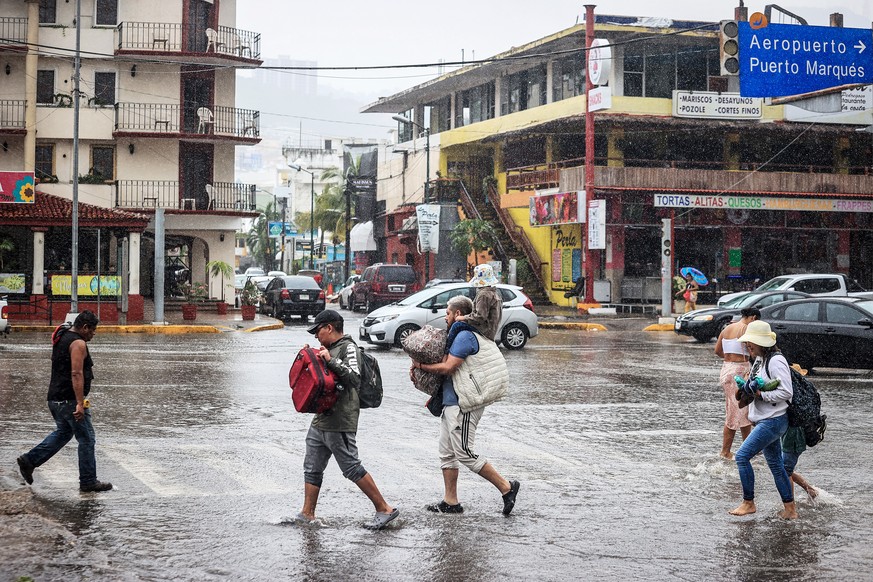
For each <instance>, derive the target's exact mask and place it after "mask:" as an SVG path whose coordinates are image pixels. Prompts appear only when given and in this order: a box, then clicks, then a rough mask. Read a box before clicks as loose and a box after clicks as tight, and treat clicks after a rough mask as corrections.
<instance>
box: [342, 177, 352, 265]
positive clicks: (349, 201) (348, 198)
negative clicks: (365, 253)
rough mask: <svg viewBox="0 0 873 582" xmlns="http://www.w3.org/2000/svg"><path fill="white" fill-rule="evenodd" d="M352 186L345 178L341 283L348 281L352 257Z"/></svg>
mask: <svg viewBox="0 0 873 582" xmlns="http://www.w3.org/2000/svg"><path fill="white" fill-rule="evenodd" d="M351 186H352V185H351V184H350V180H349V178H348V177H346V187H345V195H346V221H345V222H346V252H345V257H344V258H345V261H344V264H343V282H346V281H348V280H349V273H350V269H349V265H350V263H351V256H352V241H351V224H352V187H351Z"/></svg>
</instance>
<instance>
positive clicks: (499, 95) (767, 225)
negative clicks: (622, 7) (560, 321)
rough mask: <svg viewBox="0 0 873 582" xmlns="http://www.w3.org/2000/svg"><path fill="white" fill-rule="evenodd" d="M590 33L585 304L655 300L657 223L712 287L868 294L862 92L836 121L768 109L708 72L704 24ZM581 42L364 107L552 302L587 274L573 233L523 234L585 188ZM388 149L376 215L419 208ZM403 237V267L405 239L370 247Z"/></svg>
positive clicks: (566, 33) (530, 49)
mask: <svg viewBox="0 0 873 582" xmlns="http://www.w3.org/2000/svg"><path fill="white" fill-rule="evenodd" d="M594 29H595V36H596V37H597V38H602V39H605V40H606V41H608V43H610V44H611V45H612V47H611V48H612V59H611V72H610V73H609V75H608V85H607V87H608V90H609V93H610V95H611V103H610V102H609V101H605V104H607V105H608V106H607V107H604V108H603V109H600V110H598V111H597V112H596V113H595V120H596V121H595V151H594V159H595V163H594V167H593V168H592V170H593V172H594V192H593V193H591V192H589V193H588V199H589V200H593V199H598V200H605V201H606V227H605V247H606V248H605V250H603V251H599V252H596V253H595V261H596V262H595V269H594V270H595V273H596V278H597V279H598V280H600V281H602V282H606V283H603V284H602V285H601V286H600V287H599V289H600V297H597V298H598V299H601V300H606V298H605V297H604V295H607V296H608V300H611V301H612V302H620V301H623V302H628V301H657V300H658V299H659V297H660V277H661V273H660V270H661V269H660V267H661V251H662V244H661V227H662V222H661V221H662V219H663V218H672V219H673V223H674V228H675V232H674V239H673V242H672V244H673V258H674V260H675V262H674V267H678V266H685V265H690V266H695V267H697V268H699V269H701V270H702V271H704V272H706V273H707V274H709V275H710V277H715V278H718V279H719V280H720V281H721V282H722V289H724V288H726V287H727V288H730V287H732V286H734V287H741V286H748V285H751V284H753V281H754V280H755V279H765V278H767V277H770V276H772V275H776V274H779V273H784V272H795V271H828V272H830V271H833V272H843V273H847V274H848V275H849V276H851V277H853V278H857V279H858V280H859V281H860V282H861V283H862V284H864V285H865V286H867V287H873V256H871V254H870V253H869V250H868V249H869V248H870V247H871V244H873V218H871V217H873V175H871V174H873V171H871V165H873V142H871V135H870V134H869V133H859V132H856V131H855V129H858V128H861V127H865V126H869V125H871V123H873V118H871V107H873V95H871V90H870V88H869V87H867V88H864V89H858V90H855V91H849V92H844V94H843V101H844V108H843V109H844V110H843V111H842V112H840V113H835V114H833V115H820V114H815V113H811V112H808V111H804V110H803V109H801V108H800V107H797V106H795V105H792V104H784V105H777V106H771V105H768V104H767V103H765V102H764V101H763V100H760V99H740V98H739V95H738V94H736V91H737V88H736V80H737V79H736V77H733V78H730V77H727V76H722V75H721V72H720V63H719V46H718V45H719V41H718V24H717V23H706V22H688V21H675V20H669V19H667V18H643V17H640V18H637V17H623V16H606V15H598V16H597V17H596V20H595V26H594ZM584 46H585V27H584V25H578V26H573V27H571V28H568V29H565V30H561V31H558V32H556V33H554V34H552V35H550V36H547V37H544V38H541V39H538V40H535V41H533V42H531V43H528V44H526V45H523V46H520V47H517V48H512V49H510V50H508V51H506V52H504V53H501V54H499V55H496V56H495V57H494V58H493V60H491V61H488V62H485V63H482V64H476V65H470V66H466V67H463V68H461V69H459V70H457V71H454V72H452V73H448V74H445V75H442V76H440V77H438V78H436V79H434V80H432V81H429V82H426V83H423V84H421V85H418V86H415V87H412V88H410V89H407V90H405V91H402V92H400V93H397V94H395V95H392V96H390V97H386V98H383V99H380V100H379V101H377V102H376V103H373V104H371V105H369V106H367V107H366V108H364V111H365V112H380V113H395V114H400V115H403V116H405V117H407V118H409V119H412V120H414V121H416V123H419V124H421V125H424V126H427V127H429V128H430V131H431V133H432V135H431V155H432V156H434V159H433V163H432V167H433V168H434V170H437V169H438V170H439V171H440V173H441V175H442V176H443V177H444V180H443V181H446V180H445V178H448V179H449V180H448V181H451V179H454V178H457V179H460V180H461V181H462V182H463V185H464V186H465V188H459V189H457V190H458V191H457V192H456V194H454V195H453V196H454V198H455V199H459V200H460V203H461V204H460V207H461V213H462V215H467V216H470V215H474V216H475V215H482V216H484V217H486V218H489V217H490V218H491V220H493V221H495V224H496V226H498V227H499V228H500V229H501V230H502V231H505V232H506V234H507V237H505V239H504V244H503V245H502V246H503V247H504V249H503V252H501V250H500V249H494V250H495V256H496V258H498V259H503V260H505V259H508V258H518V259H525V260H526V261H527V262H528V264H529V265H530V266H531V267H532V270H533V271H534V274H535V275H536V278H537V279H538V282H536V281H535V283H536V284H537V285H541V286H542V287H543V288H544V290H545V291H546V292H547V293H548V296H549V298H550V300H551V301H552V302H554V303H557V304H561V305H567V304H568V301H569V300H568V299H566V298H564V292H565V291H566V290H569V289H571V288H572V287H573V281H574V280H575V279H576V278H577V277H578V276H579V275H580V274H581V273H584V272H585V268H584V265H583V264H582V261H583V260H584V254H585V253H584V252H582V241H583V232H582V228H585V225H584V224H579V223H578V222H576V223H574V221H573V220H570V221H567V222H569V223H568V224H552V225H546V226H531V222H532V218H533V219H534V220H536V218H537V217H536V208H537V207H536V205H535V204H532V198H533V199H534V202H535V201H536V200H537V199H536V198H535V197H536V195H537V194H539V193H545V192H575V191H579V190H582V189H583V188H584V174H585V164H584V157H585V139H584V135H585V110H586V97H585V95H584V83H585V73H586V71H585V60H586V59H585V56H584V50H583V49H584ZM731 93H733V94H731ZM723 100H724V101H725V103H724V104H723V105H722V104H721V102H722V101H723ZM704 101H707V103H704ZM399 130H400V132H401V135H402V132H404V131H408V128H407V127H405V126H403V125H401V126H399ZM404 138H405V139H404ZM401 141H402V142H404V143H401V144H399V145H398V148H397V149H405V150H408V153H405V154H403V155H402V159H401V158H399V157H398V158H397V159H394V160H388V161H387V162H386V163H385V164H383V166H382V168H381V171H380V176H379V198H380V200H384V201H385V204H386V212H387V215H388V216H391V214H392V212H399V211H401V210H403V209H405V208H408V205H410V204H416V203H420V202H421V201H422V198H421V188H420V185H421V184H422V183H423V182H424V180H425V176H424V174H423V168H424V167H425V163H424V162H423V161H422V157H423V153H424V152H423V148H422V141H423V138H418V139H414V138H413V136H412V134H411V133H408V132H407V134H406V135H405V136H404V137H401ZM434 177H435V172H434V174H432V175H431V176H429V177H428V178H429V179H431V180H433V179H434ZM438 184H439V182H435V183H434V185H438ZM467 194H469V196H468V195H467ZM532 207H533V208H534V209H535V210H534V216H533V217H532V211H531V208H532ZM545 208H546V209H548V206H546V207H545ZM392 209H396V210H392ZM574 218H575V217H574ZM396 222H399V221H396ZM558 222H561V220H560V219H559V220H558ZM404 235H405V236H406V237H407V239H410V240H409V245H410V251H409V252H410V253H414V252H415V251H414V244H415V241H414V238H413V237H410V236H408V233H404V232H396V231H395V232H392V231H391V230H390V228H389V229H386V232H385V233H383V236H384V237H386V238H392V237H393V238H395V239H400V238H401V237H402V236H404ZM501 255H503V256H501ZM435 276H445V275H444V274H437V275H435Z"/></svg>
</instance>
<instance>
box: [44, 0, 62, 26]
mask: <svg viewBox="0 0 873 582" xmlns="http://www.w3.org/2000/svg"><path fill="white" fill-rule="evenodd" d="M57 13H58V3H57V0H39V23H40V24H54V23H55V22H57Z"/></svg>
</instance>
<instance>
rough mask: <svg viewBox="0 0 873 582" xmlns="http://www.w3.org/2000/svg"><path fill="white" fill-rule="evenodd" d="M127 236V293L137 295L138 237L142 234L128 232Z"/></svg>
mask: <svg viewBox="0 0 873 582" xmlns="http://www.w3.org/2000/svg"><path fill="white" fill-rule="evenodd" d="M128 237H129V239H130V244H129V245H128V251H127V253H128V257H127V259H128V265H129V267H128V268H129V269H130V270H129V277H130V278H129V279H128V286H127V289H128V291H127V292H128V294H129V295H139V259H140V256H139V254H140V244H139V243H140V238H141V237H142V234H140V233H138V232H131V233H128Z"/></svg>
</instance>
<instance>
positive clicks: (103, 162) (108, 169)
mask: <svg viewBox="0 0 873 582" xmlns="http://www.w3.org/2000/svg"><path fill="white" fill-rule="evenodd" d="M89 173H91V174H94V175H95V176H102V177H103V179H104V180H114V179H115V147H114V146H93V147H92V148H91V170H90V172H89Z"/></svg>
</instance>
